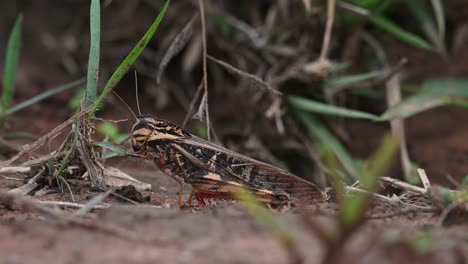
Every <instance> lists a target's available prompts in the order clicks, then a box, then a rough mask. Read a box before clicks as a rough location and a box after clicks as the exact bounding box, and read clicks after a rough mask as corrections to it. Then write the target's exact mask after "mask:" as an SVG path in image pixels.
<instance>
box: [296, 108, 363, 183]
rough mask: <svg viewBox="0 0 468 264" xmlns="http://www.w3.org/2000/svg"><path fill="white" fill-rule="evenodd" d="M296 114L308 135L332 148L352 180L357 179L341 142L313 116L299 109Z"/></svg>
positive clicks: (355, 171) (353, 166)
mask: <svg viewBox="0 0 468 264" xmlns="http://www.w3.org/2000/svg"><path fill="white" fill-rule="evenodd" d="M296 115H297V117H298V118H299V119H300V120H301V122H302V123H303V124H304V125H305V126H306V128H307V131H308V132H309V135H310V137H311V138H313V139H315V140H317V141H318V142H320V143H321V144H323V145H326V146H327V148H328V149H330V150H332V151H333V153H335V155H336V157H337V158H338V160H339V161H340V163H341V165H342V166H343V168H344V169H345V170H346V172H347V173H348V175H349V176H351V178H353V180H356V179H358V171H357V167H356V164H355V162H354V160H353V158H352V156H351V155H350V154H349V152H348V151H347V150H346V148H345V147H344V146H343V144H341V142H340V141H339V140H338V139H337V138H336V137H335V136H334V135H333V134H332V133H330V131H328V129H327V128H326V127H325V126H324V125H323V124H322V123H321V122H320V121H319V120H318V119H316V118H315V117H314V116H312V115H310V114H308V113H305V112H301V111H297V112H296Z"/></svg>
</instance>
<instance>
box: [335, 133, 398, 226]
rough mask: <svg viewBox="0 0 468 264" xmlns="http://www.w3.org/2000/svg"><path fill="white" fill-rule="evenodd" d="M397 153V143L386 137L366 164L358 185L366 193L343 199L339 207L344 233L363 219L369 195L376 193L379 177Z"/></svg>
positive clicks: (393, 139)
mask: <svg viewBox="0 0 468 264" xmlns="http://www.w3.org/2000/svg"><path fill="white" fill-rule="evenodd" d="M397 151H398V141H397V140H396V139H395V138H393V137H391V136H386V137H385V138H384V140H383V142H382V144H381V145H380V147H379V149H378V150H377V151H376V152H375V154H374V155H373V157H372V158H371V159H370V160H369V161H368V162H367V165H366V166H365V167H364V169H363V171H362V172H361V175H360V177H359V180H360V181H359V183H360V185H361V187H362V188H363V189H364V190H366V191H368V193H365V192H360V193H356V194H354V195H353V196H352V197H350V198H348V199H344V200H343V204H342V205H341V206H340V212H339V218H340V222H341V226H343V227H344V228H345V232H346V230H351V229H352V228H353V227H354V226H356V225H358V224H359V222H360V221H361V220H362V219H363V216H364V210H365V208H366V206H367V204H368V203H369V200H370V197H371V195H372V194H371V193H372V192H375V191H376V189H377V187H378V180H379V178H380V176H381V175H382V174H383V173H384V172H385V171H386V170H388V168H389V167H390V165H391V162H392V160H393V158H394V157H395V154H396V153H397Z"/></svg>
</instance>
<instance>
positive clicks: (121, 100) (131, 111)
mask: <svg viewBox="0 0 468 264" xmlns="http://www.w3.org/2000/svg"><path fill="white" fill-rule="evenodd" d="M111 91H112V93H113V94H114V95H115V97H117V98H118V99H119V100H120V102H122V103H123V104H124V105H125V106H126V107H127V108H128V110H130V113H132V115H133V117H135V120H138V117H137V116H136V115H135V112H133V110H132V108H130V106H129V105H128V104H127V103H126V102H125V101H124V99H122V97H120V96H119V95H118V94H117V93H116V92H114V90H111Z"/></svg>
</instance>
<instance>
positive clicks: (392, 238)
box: [0, 164, 468, 263]
mask: <svg viewBox="0 0 468 264" xmlns="http://www.w3.org/2000/svg"><path fill="white" fill-rule="evenodd" d="M151 166H152V164H144V169H145V170H138V171H135V170H130V171H127V172H128V173H130V174H131V175H137V176H138V178H139V179H141V180H144V181H148V182H151V184H152V186H153V191H154V192H145V193H144V195H145V196H149V197H150V202H149V203H146V205H154V207H148V206H147V207H138V206H134V205H129V204H122V202H118V201H117V200H116V198H115V197H109V198H108V199H107V200H106V201H105V202H106V203H109V204H113V206H112V207H111V208H108V209H103V210H98V211H95V212H93V213H91V214H90V215H89V216H87V217H86V219H87V220H89V222H91V223H95V224H99V225H104V226H106V229H100V228H99V226H98V227H93V226H91V227H83V226H79V225H73V224H64V223H60V222H56V221H51V219H48V218H47V217H44V216H42V215H40V214H36V213H30V212H23V211H15V210H10V209H6V208H0V236H1V237H3V239H1V240H0V256H1V261H0V262H1V263H109V262H111V263H289V262H290V261H291V259H292V257H291V256H290V255H289V254H290V253H289V251H288V250H286V248H285V247H284V245H283V244H282V243H281V242H280V240H279V239H278V238H277V237H276V236H274V235H273V234H272V232H271V231H269V230H267V229H265V228H264V227H263V226H262V225H260V224H259V223H258V222H257V220H256V219H255V218H253V217H252V216H251V215H250V214H249V213H248V212H247V211H246V210H245V209H244V208H243V207H242V206H241V205H240V204H237V203H236V202H229V201H225V202H221V201H216V202H212V203H211V204H210V205H209V206H208V207H205V208H198V207H196V208H192V209H184V210H178V209H177V208H175V206H174V205H175V203H176V192H177V189H178V188H177V186H176V184H175V183H174V182H172V180H171V179H169V178H168V177H167V176H165V175H162V174H161V173H158V172H154V170H152V169H151ZM0 184H1V185H0V186H1V188H2V189H3V188H12V187H14V186H16V185H19V183H18V182H14V181H13V182H12V181H11V180H4V179H3V180H1V181H0ZM186 191H188V190H186ZM97 194H98V193H96V192H93V191H92V190H91V189H85V190H81V191H80V192H79V194H75V199H76V202H78V203H86V201H88V200H89V199H90V198H92V197H94V196H95V195H97ZM68 196H69V195H66V194H59V193H56V192H52V193H50V194H46V195H38V196H34V198H35V199H38V200H55V201H56V200H65V201H70V197H68ZM185 197H187V196H185ZM333 208H334V205H333V204H318V205H316V206H313V207H311V208H309V209H308V210H307V211H310V213H311V215H312V216H311V217H313V218H314V219H315V220H317V221H318V222H319V223H320V224H323V225H324V226H327V225H329V224H330V223H331V222H332V221H334V220H333V219H334V218H333V217H332V216H331V215H329V213H333V212H334V209H333ZM395 210H398V209H397V208H395V207H392V206H388V205H385V204H381V203H375V204H374V205H373V206H372V208H371V210H370V211H369V215H374V216H375V215H379V214H383V213H388V212H392V211H395ZM66 211H68V212H70V213H71V211H72V210H71V209H66ZM304 212H305V211H304V210H301V214H302V213H304ZM325 212H328V213H325ZM301 214H299V212H298V211H297V210H295V209H291V210H290V211H288V212H287V213H277V214H276V216H277V217H278V218H279V219H280V221H281V223H282V224H283V225H284V226H285V227H287V230H288V231H289V232H291V234H293V236H294V238H295V247H297V249H298V252H299V254H300V256H301V257H302V258H304V260H305V263H317V262H319V260H320V259H321V258H322V257H323V244H322V242H321V241H320V240H319V239H318V238H317V237H316V236H315V235H314V234H313V233H312V232H311V231H310V230H309V229H308V227H307V226H306V225H305V224H304V222H303V221H302V220H301ZM439 222H440V217H439V215H438V214H433V213H417V214H407V215H404V216H397V217H389V218H385V219H381V220H368V221H367V222H366V223H365V224H364V225H363V226H362V227H361V228H360V229H359V230H358V231H357V232H356V234H355V235H353V236H352V238H351V239H350V241H348V243H347V244H346V249H345V250H344V251H343V252H339V254H343V259H346V262H350V261H351V260H352V261H351V262H350V263H423V262H424V263H464V262H466V261H467V260H468V243H467V241H468V226H467V225H453V226H447V227H445V226H441V225H440V223H439ZM109 227H111V228H113V229H116V230H118V231H119V232H117V233H115V232H108V230H107V228H109ZM337 254H338V253H337Z"/></svg>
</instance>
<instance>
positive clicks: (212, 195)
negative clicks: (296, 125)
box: [195, 192, 232, 206]
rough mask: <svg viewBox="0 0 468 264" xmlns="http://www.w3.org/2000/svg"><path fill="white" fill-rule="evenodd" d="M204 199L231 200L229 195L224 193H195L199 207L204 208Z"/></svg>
mask: <svg viewBox="0 0 468 264" xmlns="http://www.w3.org/2000/svg"><path fill="white" fill-rule="evenodd" d="M205 198H208V199H231V198H232V197H231V196H230V195H229V194H224V193H209V192H196V193H195V199H196V200H197V201H198V203H199V204H200V205H201V206H206V202H205V200H204V199H205Z"/></svg>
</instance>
